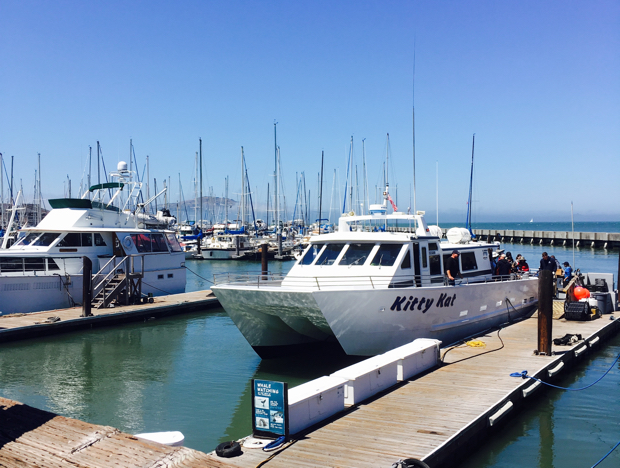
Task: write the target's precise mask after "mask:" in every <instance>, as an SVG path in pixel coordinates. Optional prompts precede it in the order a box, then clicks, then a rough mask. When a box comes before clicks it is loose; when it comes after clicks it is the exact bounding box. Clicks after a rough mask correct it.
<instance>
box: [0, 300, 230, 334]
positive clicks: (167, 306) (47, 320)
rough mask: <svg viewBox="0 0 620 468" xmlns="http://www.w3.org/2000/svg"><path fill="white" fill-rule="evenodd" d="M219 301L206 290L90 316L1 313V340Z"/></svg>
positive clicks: (182, 311)
mask: <svg viewBox="0 0 620 468" xmlns="http://www.w3.org/2000/svg"><path fill="white" fill-rule="evenodd" d="M219 305H220V303H219V301H218V300H217V298H216V297H215V296H214V295H213V293H212V292H211V290H205V291H195V292H189V293H182V294H171V295H169V296H157V297H154V298H153V302H152V303H146V304H136V305H128V306H117V307H106V308H103V309H92V311H91V312H92V314H93V315H92V316H90V317H82V316H81V315H82V308H81V307H73V308H70V309H56V310H47V311H43V312H29V313H25V314H10V315H0V343H4V342H7V341H14V340H23V339H29V338H36V337H38V336H45V335H54V334H57V333H65V332H70V331H75V330H83V329H90V328H94V327H107V326H112V325H119V324H123V323H128V322H137V321H142V320H148V319H150V318H159V317H166V316H171V315H178V314H185V313H190V312H200V311H203V310H206V309H210V308H213V307H219Z"/></svg>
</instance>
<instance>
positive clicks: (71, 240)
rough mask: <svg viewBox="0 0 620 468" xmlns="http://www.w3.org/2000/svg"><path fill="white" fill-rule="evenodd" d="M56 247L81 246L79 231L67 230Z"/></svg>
mask: <svg viewBox="0 0 620 468" xmlns="http://www.w3.org/2000/svg"><path fill="white" fill-rule="evenodd" d="M56 247H82V236H81V235H80V233H79V232H68V233H67V234H65V237H63V238H62V239H61V240H60V242H59V243H58V245H56Z"/></svg>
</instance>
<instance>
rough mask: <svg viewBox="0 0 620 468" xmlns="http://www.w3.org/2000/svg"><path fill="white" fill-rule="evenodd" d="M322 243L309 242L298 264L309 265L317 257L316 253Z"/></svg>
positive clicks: (317, 253) (321, 246)
mask: <svg viewBox="0 0 620 468" xmlns="http://www.w3.org/2000/svg"><path fill="white" fill-rule="evenodd" d="M324 245H325V244H311V245H310V247H309V248H308V250H307V251H306V254H305V255H304V257H303V258H302V259H301V262H300V263H299V264H300V265H310V264H311V263H312V262H313V261H314V259H315V258H316V257H317V255H319V252H320V251H321V249H322V248H323V246H324Z"/></svg>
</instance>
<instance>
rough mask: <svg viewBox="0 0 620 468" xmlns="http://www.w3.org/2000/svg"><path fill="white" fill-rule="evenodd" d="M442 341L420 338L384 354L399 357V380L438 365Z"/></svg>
mask: <svg viewBox="0 0 620 468" xmlns="http://www.w3.org/2000/svg"><path fill="white" fill-rule="evenodd" d="M440 345H441V341H439V340H432V339H429V338H418V339H417V340H413V341H412V342H411V343H407V344H406V345H403V346H399V347H398V348H395V349H393V350H391V351H388V352H387V353H385V354H384V356H391V357H393V358H396V359H397V362H396V364H397V377H396V378H397V380H398V381H399V382H402V381H403V380H407V379H410V378H411V377H413V376H415V375H417V374H420V373H422V372H424V371H425V370H428V369H430V368H431V367H434V366H436V365H437V362H438V361H439V347H440Z"/></svg>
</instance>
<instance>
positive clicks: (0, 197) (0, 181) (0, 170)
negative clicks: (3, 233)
mask: <svg viewBox="0 0 620 468" xmlns="http://www.w3.org/2000/svg"><path fill="white" fill-rule="evenodd" d="M0 218H1V219H0V229H2V228H4V156H2V153H0Z"/></svg>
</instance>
